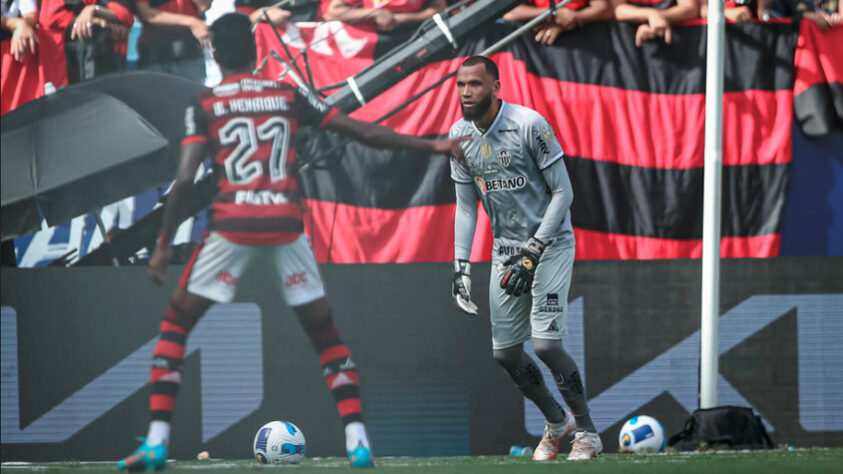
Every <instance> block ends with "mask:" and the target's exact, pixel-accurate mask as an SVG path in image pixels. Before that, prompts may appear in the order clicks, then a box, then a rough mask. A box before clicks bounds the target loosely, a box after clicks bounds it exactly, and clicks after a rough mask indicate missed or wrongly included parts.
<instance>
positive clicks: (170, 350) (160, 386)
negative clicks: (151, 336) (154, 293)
mask: <svg viewBox="0 0 843 474" xmlns="http://www.w3.org/2000/svg"><path fill="white" fill-rule="evenodd" d="M197 319H198V318H196V317H193V316H192V315H190V314H188V313H187V312H185V311H182V310H181V309H179V308H178V307H177V306H175V305H174V304H172V303H171V304H170V307H169V308H167V315H166V316H165V317H164V321H162V322H161V327H160V330H159V331H160V339H159V340H158V344H156V345H155V351H154V352H153V356H152V369H151V370H150V371H149V382H150V383H151V384H152V395H151V396H150V397H149V410H150V418H151V419H152V420H158V421H167V422H169V421H170V418H172V416H173V408H174V406H175V403H176V394H177V393H178V391H179V387H180V386H181V365H182V362H183V361H184V351H185V349H184V348H185V343H186V342H187V335H188V334H189V333H190V330H191V329H193V325H194V324H195V323H196V320H197Z"/></svg>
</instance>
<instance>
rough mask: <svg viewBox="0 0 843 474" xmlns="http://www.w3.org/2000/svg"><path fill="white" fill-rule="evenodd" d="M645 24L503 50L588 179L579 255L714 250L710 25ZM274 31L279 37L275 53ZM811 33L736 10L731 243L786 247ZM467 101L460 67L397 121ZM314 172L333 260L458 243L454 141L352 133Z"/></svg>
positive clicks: (416, 256)
mask: <svg viewBox="0 0 843 474" xmlns="http://www.w3.org/2000/svg"><path fill="white" fill-rule="evenodd" d="M510 31H511V29H510V27H508V26H507V25H501V24H496V25H494V26H493V27H491V28H488V29H487V30H486V31H485V32H484V33H483V34H482V35H478V36H479V37H478V38H477V39H476V40H475V41H473V42H471V43H469V44H466V45H463V46H462V48H461V49H460V51H459V52H458V53H457V54H456V57H455V58H454V59H451V60H447V61H443V62H439V63H434V64H431V65H429V66H427V67H425V68H424V69H422V70H420V71H418V72H417V73H414V74H412V75H410V76H409V77H407V78H405V79H404V80H403V81H401V82H400V83H399V84H397V85H396V86H394V87H393V88H391V89H390V90H389V91H388V92H386V93H384V94H381V95H380V96H378V97H377V98H375V99H373V100H371V101H370V102H369V103H367V104H366V105H365V106H364V107H362V108H361V109H359V110H357V111H356V112H355V113H353V114H352V116H353V117H356V118H359V119H362V120H369V121H372V120H375V119H377V118H378V117H380V116H382V115H384V114H385V113H387V112H389V111H390V110H392V108H393V107H395V106H397V105H399V104H401V103H402V102H403V101H405V100H406V99H407V98H408V97H410V96H412V95H413V94H415V93H417V92H418V91H420V90H422V89H423V88H424V87H426V86H428V85H430V84H432V83H434V82H435V81H437V80H439V79H440V78H441V77H442V76H443V75H445V74H447V73H448V72H450V71H453V70H455V69H456V68H457V67H458V66H459V64H460V63H461V62H462V60H463V59H464V58H465V57H467V56H469V55H471V54H474V53H475V52H477V51H481V50H483V49H484V48H485V47H488V46H489V45H491V44H493V43H494V42H495V41H497V40H498V39H500V38H502V37H503V36H504V35H505V34H507V33H509V32H510ZM634 34H635V28H634V27H633V26H630V25H626V24H618V23H603V24H595V25H591V26H589V27H588V28H584V29H580V30H575V31H572V32H568V33H566V34H565V35H564V36H563V37H561V38H560V39H559V40H558V41H557V44H556V45H554V46H551V47H545V46H541V45H538V44H537V43H535V42H534V41H533V40H532V39H531V38H528V37H522V39H520V40H518V41H516V42H514V43H512V44H511V45H510V46H508V47H507V48H506V49H504V50H503V51H502V52H499V53H496V54H494V55H493V56H492V58H493V59H494V60H495V61H496V62H497V63H498V66H499V68H500V71H501V82H502V90H501V94H500V96H501V98H502V99H504V100H506V101H508V102H512V103H516V104H521V105H524V106H527V107H530V108H533V109H535V110H537V111H538V112H539V113H541V114H542V115H543V116H545V117H546V118H548V120H550V122H551V124H552V125H553V127H554V129H555V130H556V132H557V135H558V137H559V140H560V142H561V144H562V147H563V149H564V150H565V153H566V164H567V166H568V171H569V174H570V175H571V180H572V183H573V187H574V203H573V207H572V211H571V213H572V220H573V225H574V230H575V233H576V237H577V258H580V259H616V258H620V259H649V258H698V257H700V255H701V252H702V250H701V247H702V207H703V206H702V203H703V200H702V198H703V196H702V188H703V131H704V118H705V94H704V92H705V26H704V25H690V26H684V27H679V28H676V29H675V31H674V37H673V42H672V44H670V45H665V44H663V43H656V42H653V43H648V44H646V45H644V47H642V48H637V47H636V46H635V44H634ZM528 36H529V35H528ZM270 44H271V42H267V43H264V53H265V52H266V47H268V46H269V45H270ZM795 45H796V29H795V26H794V25H792V24H790V23H771V24H730V25H727V41H726V56H725V94H724V124H723V198H722V202H723V208H722V215H723V218H722V235H723V239H722V243H721V254H722V256H724V257H770V256H775V255H777V254H778V247H779V233H778V224H779V219H780V216H781V210H782V206H783V203H784V198H785V186H786V183H787V174H788V164H789V163H790V161H791V122H792V117H793V89H792V87H793V55H794V48H795ZM260 56H261V51H260V50H259V57H260ZM311 60H312V61H313V60H314V58H313V57H311ZM320 71H325V73H330V71H326V69H321V70H320ZM345 77H347V74H345V75H337V76H334V77H332V78H320V79H317V82H320V81H321V83H322V84H326V83H331V82H339V81H342V80H344V79H345ZM459 116H460V111H459V104H458V101H457V97H456V86H455V80H454V79H453V78H452V79H451V80H449V81H447V82H445V83H444V84H443V85H442V86H441V87H439V88H437V89H434V90H433V91H431V92H430V93H428V94H426V95H424V96H423V97H422V98H421V99H419V100H418V101H417V102H415V103H414V104H413V105H411V106H409V107H407V108H406V109H404V110H403V111H401V112H399V113H397V114H396V115H394V116H392V117H391V118H390V119H389V120H387V121H386V122H384V124H385V125H387V126H390V127H392V128H394V129H396V130H398V131H401V132H404V133H411V134H415V135H422V136H439V135H444V134H447V132H448V129H449V128H450V126H451V124H453V123H454V122H455V121H456V120H457V119H458V118H459ZM302 179H303V181H304V183H303V187H304V188H305V189H306V190H307V195H308V197H309V199H308V200H307V202H308V204H309V208H310V211H311V217H310V219H311V222H312V228H311V235H312V237H313V243H314V247H315V250H316V253H317V256H318V258H319V260H320V261H322V262H335V263H384V262H428V261H450V260H451V259H452V258H453V215H454V208H455V198H454V191H453V183H452V182H451V181H450V179H449V175H448V163H447V160H446V159H445V158H444V157H433V158H431V157H429V156H426V155H425V154H423V153H417V152H411V151H379V150H372V149H369V148H366V147H364V146H363V145H360V144H357V143H349V144H347V145H344V147H343V153H342V160H340V161H338V163H337V164H336V165H335V166H333V167H328V168H326V169H322V170H316V171H312V172H308V173H306V174H305V175H304V176H303V177H302ZM481 219H483V220H485V219H486V218H485V216H482V217H481ZM491 238H492V236H491V232H490V231H489V227H488V223H484V224H481V225H478V233H477V236H476V237H475V245H474V252H473V255H472V259H476V260H489V258H490V256H491Z"/></svg>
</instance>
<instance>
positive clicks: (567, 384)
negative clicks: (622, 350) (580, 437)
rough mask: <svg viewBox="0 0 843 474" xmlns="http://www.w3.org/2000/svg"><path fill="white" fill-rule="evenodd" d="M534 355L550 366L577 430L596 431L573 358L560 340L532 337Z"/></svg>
mask: <svg viewBox="0 0 843 474" xmlns="http://www.w3.org/2000/svg"><path fill="white" fill-rule="evenodd" d="M533 347H534V348H535V350H536V355H537V356H539V358H540V359H541V360H542V362H544V363H545V364H546V365H547V366H548V368H550V371H551V373H552V374H553V378H554V379H555V380H556V387H557V388H559V393H561V394H562V398H563V399H564V400H565V403H567V404H568V407H569V408H570V409H571V411H572V412H573V413H574V419H575V420H576V422H577V431H591V432H595V433H596V432H597V429H596V428H595V427H594V422H592V421H591V415H589V412H588V398H587V397H586V394H585V387H583V384H582V379H581V378H580V373H579V370H577V364H576V363H575V362H574V359H572V358H571V356H570V355H569V354H568V353H567V352H566V351H565V349H563V348H562V341H558V340H550V339H533Z"/></svg>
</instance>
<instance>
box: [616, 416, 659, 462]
mask: <svg viewBox="0 0 843 474" xmlns="http://www.w3.org/2000/svg"><path fill="white" fill-rule="evenodd" d="M665 442H666V439H665V437H664V428H663V427H662V424H661V423H659V420H657V419H655V418H653V417H651V416H646V415H641V416H634V417H632V418H630V419H629V420H627V422H626V423H624V424H623V428H621V432H620V435H619V437H618V446H619V449H620V452H622V453H660V452H662V451H664V444H665Z"/></svg>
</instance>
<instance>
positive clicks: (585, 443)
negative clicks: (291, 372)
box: [568, 431, 603, 461]
mask: <svg viewBox="0 0 843 474" xmlns="http://www.w3.org/2000/svg"><path fill="white" fill-rule="evenodd" d="M573 444H574V446H573V447H572V448H571V454H569V455H568V461H587V460H589V459H594V458H596V457H597V455H598V454H600V453H602V452H603V442H602V441H600V435H599V434H597V433H591V432H588V431H580V432H578V433H577V434H576V435H575V436H574V441H573Z"/></svg>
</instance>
